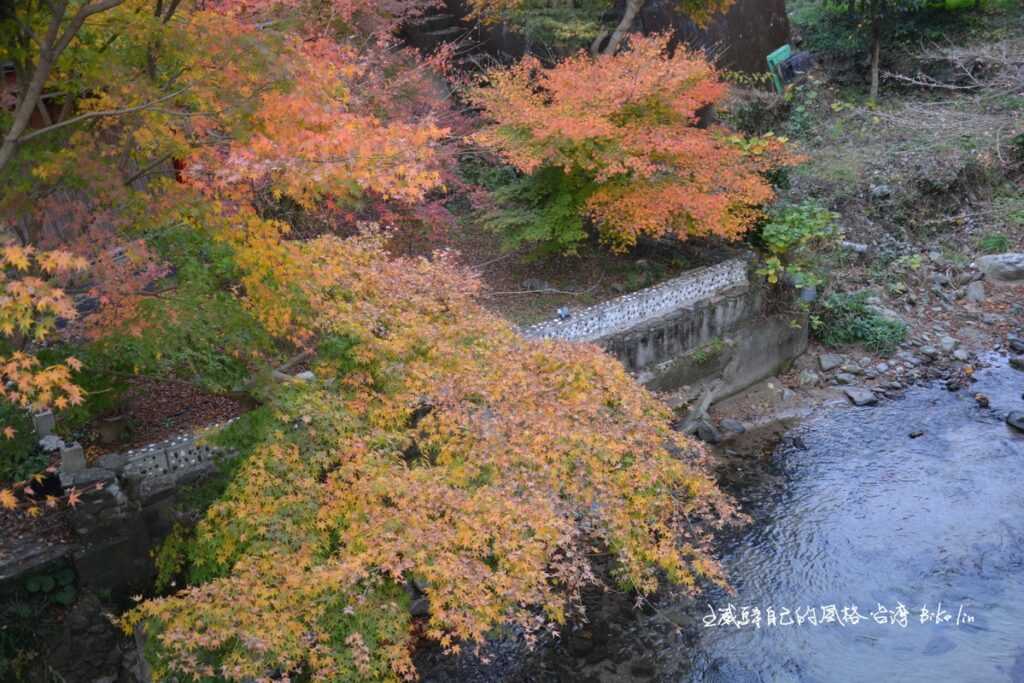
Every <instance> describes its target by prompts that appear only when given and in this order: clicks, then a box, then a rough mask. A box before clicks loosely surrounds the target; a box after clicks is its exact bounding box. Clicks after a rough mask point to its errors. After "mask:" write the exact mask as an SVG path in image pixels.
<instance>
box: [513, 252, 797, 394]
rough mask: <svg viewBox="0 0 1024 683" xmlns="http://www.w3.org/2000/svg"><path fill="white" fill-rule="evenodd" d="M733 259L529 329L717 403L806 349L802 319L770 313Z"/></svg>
mask: <svg viewBox="0 0 1024 683" xmlns="http://www.w3.org/2000/svg"><path fill="white" fill-rule="evenodd" d="M747 270H748V265H747V263H746V262H745V261H743V260H740V259H733V260H730V261H726V262H724V263H720V264H718V265H715V266H711V267H708V268H702V269H699V270H695V271H691V272H689V273H687V274H686V275H683V276H681V277H678V278H675V279H673V280H669V281H667V282H665V283H662V284H661V285H658V286H656V287H651V288H649V289H645V290H642V291H640V292H635V293H633V294H628V295H626V296H623V297H619V298H617V299H613V300H611V301H607V302H604V303H602V304H599V305H597V306H593V307H590V308H586V309H583V310H581V311H577V312H574V313H572V314H571V315H570V316H569V317H568V318H566V319H564V320H551V321H548V322H545V323H541V324H539V325H534V326H533V327H530V328H527V329H526V330H524V334H525V335H526V336H528V337H533V338H554V339H565V340H568V341H586V342H593V343H596V344H597V345H599V346H601V347H602V348H603V349H605V350H606V351H607V352H608V353H609V354H611V355H612V356H615V357H616V358H618V359H619V360H620V361H621V362H622V364H623V365H624V366H625V367H626V369H627V370H629V371H630V372H631V373H633V374H634V375H635V376H636V377H637V379H638V380H639V381H640V382H641V383H643V384H644V385H646V386H647V387H648V388H650V389H653V390H657V391H679V390H682V395H683V396H684V399H683V400H688V399H692V398H694V397H695V396H697V395H700V394H701V393H703V392H705V391H707V392H710V398H711V399H712V400H717V399H721V398H725V397H727V396H730V395H732V394H734V393H736V392H738V391H742V390H743V389H745V388H747V387H749V386H751V385H752V384H754V383H756V382H758V381H760V380H762V379H765V378H766V377H770V376H772V375H773V374H775V373H777V372H778V371H779V370H780V369H781V368H782V367H783V366H784V365H785V364H787V363H788V362H789V361H791V360H792V359H794V358H796V357H797V356H799V355H800V354H802V353H803V352H804V350H805V349H806V347H807V324H806V320H804V319H803V316H801V315H797V314H794V313H785V314H780V315H775V316H768V315H765V314H764V313H763V308H764V306H763V291H762V289H761V288H760V287H759V286H755V285H752V284H751V283H750V279H749V277H748V275H747Z"/></svg>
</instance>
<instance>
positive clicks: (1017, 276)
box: [978, 252, 1024, 282]
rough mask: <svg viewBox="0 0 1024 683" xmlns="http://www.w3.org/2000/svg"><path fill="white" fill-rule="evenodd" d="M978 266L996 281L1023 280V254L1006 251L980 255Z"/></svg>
mask: <svg viewBox="0 0 1024 683" xmlns="http://www.w3.org/2000/svg"><path fill="white" fill-rule="evenodd" d="M978 268H979V269H980V270H981V272H983V273H985V276H986V277H987V278H989V279H990V280H995V281H997V282H1024V254H1022V253H1012V252H1011V253H1007V254H992V255H990V256H982V257H981V258H980V259H978Z"/></svg>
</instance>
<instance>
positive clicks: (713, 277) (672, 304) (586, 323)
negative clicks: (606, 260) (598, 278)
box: [523, 259, 749, 342]
mask: <svg viewBox="0 0 1024 683" xmlns="http://www.w3.org/2000/svg"><path fill="white" fill-rule="evenodd" d="M748 284H749V283H748V281H747V264H746V262H744V261H742V260H740V259H732V260H729V261H724V262H722V263H719V264H716V265H713V266H708V267H707V268H700V269H698V270H692V271H690V272H688V273H686V274H684V275H681V276H679V277H677V278H674V279H672V280H668V281H666V282H663V283H661V284H659V285H655V286H654V287H648V288H647V289H642V290H640V291H639V292H633V293H632V294H626V295H625V296H621V297H619V298H617V299H611V300H610V301H605V302H604V303H600V304H597V305H596V306H591V307H589V308H585V309H583V310H581V311H576V312H575V313H573V315H572V317H571V318H568V319H567V320H558V319H556V320H550V321H548V322H544V323H539V324H537V325H534V326H532V327H528V328H526V329H525V330H523V334H524V335H525V336H526V337H529V338H533V339H564V340H566V341H580V342H585V341H596V340H598V339H602V338H604V337H608V336H610V335H613V334H617V333H619V332H625V331H626V330H630V329H632V328H634V327H637V326H639V325H642V324H644V323H645V322H647V321H650V320H654V319H656V318H660V317H662V316H665V315H669V314H670V313H673V312H675V311H678V310H679V309H680V308H682V307H684V306H687V305H690V304H693V303H696V302H698V301H700V300H701V299H707V298H708V297H711V296H714V295H715V294H718V293H719V292H723V291H725V290H727V289H731V288H733V287H742V286H746V285H748Z"/></svg>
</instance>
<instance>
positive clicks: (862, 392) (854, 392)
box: [843, 387, 878, 406]
mask: <svg viewBox="0 0 1024 683" xmlns="http://www.w3.org/2000/svg"><path fill="white" fill-rule="evenodd" d="M843 391H845V392H846V396H847V398H849V399H850V402H851V403H853V405H855V406H873V405H875V404H876V403H878V397H877V396H875V392H873V391H871V390H870V389H864V388H863V387H846V389H844V390H843Z"/></svg>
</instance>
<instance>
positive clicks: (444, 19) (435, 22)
mask: <svg viewBox="0 0 1024 683" xmlns="http://www.w3.org/2000/svg"><path fill="white" fill-rule="evenodd" d="M458 23H459V20H458V19H457V18H456V17H455V16H453V15H451V14H448V13H447V12H443V13H441V14H431V15H430V16H427V17H423V18H422V19H420V20H419V21H417V22H416V23H415V24H413V26H412V29H413V30H414V31H421V32H423V33H429V32H430V31H440V30H442V29H446V28H452V27H456V26H457V24H458Z"/></svg>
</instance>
